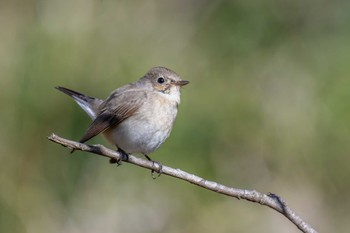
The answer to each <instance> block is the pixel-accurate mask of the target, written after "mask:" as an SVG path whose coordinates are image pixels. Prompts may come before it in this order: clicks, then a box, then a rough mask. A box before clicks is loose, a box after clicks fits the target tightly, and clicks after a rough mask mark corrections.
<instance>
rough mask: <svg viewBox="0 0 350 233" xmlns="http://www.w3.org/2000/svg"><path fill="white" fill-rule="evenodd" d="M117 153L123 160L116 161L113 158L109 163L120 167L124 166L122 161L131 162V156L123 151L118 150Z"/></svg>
mask: <svg viewBox="0 0 350 233" xmlns="http://www.w3.org/2000/svg"><path fill="white" fill-rule="evenodd" d="M117 152H118V153H119V154H121V158H120V159H114V158H111V159H110V160H109V163H111V164H115V163H116V164H117V165H118V166H120V165H122V161H128V160H129V155H128V154H127V153H126V152H125V151H123V150H122V149H120V148H118V150H117Z"/></svg>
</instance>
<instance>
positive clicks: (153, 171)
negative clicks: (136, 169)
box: [144, 154, 163, 179]
mask: <svg viewBox="0 0 350 233" xmlns="http://www.w3.org/2000/svg"><path fill="white" fill-rule="evenodd" d="M144 156H145V157H146V159H147V160H148V161H151V162H152V163H153V165H154V164H155V163H156V164H157V165H158V167H159V169H158V171H155V170H153V169H152V171H151V175H152V178H153V179H155V178H157V177H159V176H160V175H161V174H162V173H163V171H162V168H163V165H162V164H161V163H160V162H158V161H155V160H152V159H151V158H150V157H149V156H148V155H146V154H144ZM155 172H157V173H158V176H157V177H155V176H154V173H155Z"/></svg>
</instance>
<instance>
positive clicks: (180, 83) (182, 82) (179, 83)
mask: <svg viewBox="0 0 350 233" xmlns="http://www.w3.org/2000/svg"><path fill="white" fill-rule="evenodd" d="M189 83H190V82H189V81H186V80H181V81H176V82H175V83H174V84H175V85H176V86H180V87H181V86H185V85H187V84H189Z"/></svg>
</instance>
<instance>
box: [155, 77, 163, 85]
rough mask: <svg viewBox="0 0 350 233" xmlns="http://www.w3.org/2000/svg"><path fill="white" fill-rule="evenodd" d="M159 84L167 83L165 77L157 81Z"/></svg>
mask: <svg viewBox="0 0 350 233" xmlns="http://www.w3.org/2000/svg"><path fill="white" fill-rule="evenodd" d="M157 82H158V83H159V84H162V83H164V82H165V80H164V78H163V77H159V78H158V79H157Z"/></svg>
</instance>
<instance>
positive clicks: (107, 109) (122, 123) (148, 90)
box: [56, 67, 189, 162]
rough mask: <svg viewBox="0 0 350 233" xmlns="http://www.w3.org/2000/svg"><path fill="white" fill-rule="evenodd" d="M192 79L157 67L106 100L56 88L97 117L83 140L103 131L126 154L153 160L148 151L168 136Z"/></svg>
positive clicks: (94, 117) (91, 115)
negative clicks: (185, 88)
mask: <svg viewBox="0 0 350 233" xmlns="http://www.w3.org/2000/svg"><path fill="white" fill-rule="evenodd" d="M188 83H189V82H188V81H185V80H182V79H181V78H180V77H179V75H177V74H176V73H175V72H174V71H172V70H170V69H168V68H165V67H154V68H152V69H151V70H149V71H148V72H147V73H146V74H145V75H144V76H143V77H142V78H140V79H139V80H138V81H137V82H134V83H130V84H127V85H125V86H122V87H120V88H118V89H116V90H114V91H113V92H112V93H111V94H110V96H109V97H108V98H107V99H106V100H101V99H98V98H94V97H90V96H86V95H84V94H81V93H79V92H76V91H73V90H70V89H68V88H64V87H56V88H57V89H58V90H60V91H62V92H64V93H65V94H67V95H69V96H71V97H72V98H73V99H74V100H75V102H77V103H78V105H79V106H80V107H81V108H82V109H83V110H84V111H85V112H86V113H87V114H88V115H89V116H90V117H91V119H92V120H93V122H92V124H91V125H90V127H89V128H88V129H87V131H86V133H85V135H84V136H83V137H82V138H81V139H80V142H81V143H84V142H86V141H87V140H89V139H91V138H93V137H95V136H96V135H98V134H100V133H102V134H103V135H104V136H105V137H106V138H107V140H108V141H109V142H111V143H112V144H114V145H115V146H117V148H118V151H120V152H121V153H122V154H123V155H125V156H127V155H128V154H132V153H141V154H143V155H144V156H145V157H146V158H147V159H148V160H150V161H152V160H151V159H150V157H149V156H148V154H149V153H151V152H153V151H155V150H156V149H158V148H159V146H160V145H161V144H162V143H163V142H164V141H165V140H166V139H167V138H168V136H169V134H170V132H171V130H172V128H173V124H174V121H175V118H176V115H177V109H178V105H179V103H180V88H181V87H182V86H184V85H186V84H188ZM114 162H119V161H114Z"/></svg>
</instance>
